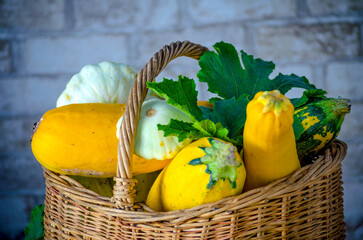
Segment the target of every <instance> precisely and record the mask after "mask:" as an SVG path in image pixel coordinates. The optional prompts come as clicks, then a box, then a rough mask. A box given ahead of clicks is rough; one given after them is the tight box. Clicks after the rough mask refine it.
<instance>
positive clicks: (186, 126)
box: [158, 119, 202, 142]
mask: <svg viewBox="0 0 363 240" xmlns="http://www.w3.org/2000/svg"><path fill="white" fill-rule="evenodd" d="M158 130H162V131H164V136H165V137H167V136H176V137H178V141H179V142H182V141H183V140H184V139H186V138H190V139H198V138H200V137H202V133H201V132H200V131H198V130H197V129H196V128H194V127H193V124H192V123H189V122H183V121H180V120H176V119H170V122H169V123H168V124H167V125H162V124H158Z"/></svg>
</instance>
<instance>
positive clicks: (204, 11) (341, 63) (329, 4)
mask: <svg viewBox="0 0 363 240" xmlns="http://www.w3.org/2000/svg"><path fill="white" fill-rule="evenodd" d="M362 13H363V1H361V0H274V1H267V0H254V1H248V0H240V1H238V0H224V1H222V0H199V1H198V0H186V1H177V0H153V1H141V0H123V1H116V0H111V1H99V0H78V1H72V0H36V1H25V0H3V1H0V96H1V101H0V175H1V176H2V177H1V179H0V208H1V215H0V232H1V233H0V238H2V237H3V238H4V239H6V238H8V239H22V230H23V229H24V227H25V226H26V224H27V223H28V221H29V219H30V211H31V209H32V208H33V207H34V206H36V205H37V204H40V203H42V201H43V199H44V188H45V186H44V178H43V176H42V170H41V167H40V165H39V164H38V163H37V161H36V160H35V159H34V157H33V155H32V153H31V149H30V144H29V140H30V136H31V129H32V125H33V123H34V122H36V121H37V120H39V118H40V117H41V116H42V114H43V113H44V112H45V111H47V110H49V109H51V108H54V107H55V102H56V99H57V98H58V96H59V94H60V93H61V92H62V90H63V89H64V88H65V85H66V83H67V82H68V81H69V79H70V78H71V76H72V75H73V74H75V73H77V72H79V71H80V69H81V68H82V66H84V65H86V64H95V63H99V62H101V61H104V60H110V61H116V62H123V63H128V64H130V65H133V66H135V67H136V68H137V69H141V68H142V67H143V66H144V64H145V63H146V62H147V61H148V60H149V58H150V57H152V55H153V54H154V53H155V52H157V51H158V50H159V49H160V48H161V47H162V46H163V45H165V44H168V43H170V42H172V41H178V40H190V41H193V42H196V43H200V44H202V45H205V46H207V47H209V48H210V49H212V45H213V44H214V43H216V42H218V41H221V40H223V41H225V42H229V43H232V44H234V45H235V46H236V48H237V49H238V50H240V49H243V50H245V51H246V52H247V53H249V54H253V55H255V56H257V57H261V58H262V59H264V60H272V61H274V62H275V63H276V65H277V67H276V70H277V72H282V73H285V74H290V73H296V74H297V75H304V76H306V77H307V78H308V79H309V80H310V81H311V82H312V83H314V84H315V85H316V86H317V87H320V88H324V89H326V90H327V91H328V92H329V95H330V96H341V97H346V98H350V99H352V111H351V113H350V114H349V115H348V116H347V117H346V120H345V122H344V125H343V127H342V131H341V134H340V137H339V138H340V139H342V140H344V141H345V142H347V143H348V146H349V152H348V156H347V157H346V159H345V160H344V162H343V180H344V194H345V195H344V200H345V216H346V219H345V220H346V222H347V231H348V239H362V238H363V161H362V160H361V157H362V155H363V134H362V133H363V121H362V120H361V119H362V118H363V87H362V85H363V79H362V75H363V70H362V69H363V57H362V52H363V50H362V43H363V42H362V41H363V31H362V27H363V17H362V16H363V14H362ZM197 71H198V65H197V63H196V61H194V60H191V59H186V58H180V59H176V60H175V61H173V62H172V63H170V65H169V66H168V67H167V68H166V69H165V70H164V72H163V73H162V74H161V76H160V77H162V76H167V77H171V78H175V77H176V76H178V75H179V74H183V75H186V76H189V77H194V78H195V74H196V72H197ZM198 88H199V89H200V90H203V89H204V90H205V86H203V85H199V86H198ZM292 94H296V95H297V94H299V92H293V93H292ZM207 97H208V96H207V95H206V94H200V99H206V98H207Z"/></svg>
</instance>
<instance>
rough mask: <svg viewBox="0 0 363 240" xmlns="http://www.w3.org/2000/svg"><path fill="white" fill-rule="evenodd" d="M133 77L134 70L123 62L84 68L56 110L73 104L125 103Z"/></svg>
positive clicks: (76, 75)
mask: <svg viewBox="0 0 363 240" xmlns="http://www.w3.org/2000/svg"><path fill="white" fill-rule="evenodd" d="M136 75H137V72H136V70H135V69H133V68H132V67H130V66H129V65H126V64H122V63H114V62H109V61H105V62H101V63H99V64H89V65H86V66H84V67H83V68H82V69H81V71H80V72H79V73H77V74H75V75H73V77H72V78H71V80H70V81H69V82H68V84H67V86H66V88H65V90H64V91H63V92H62V94H61V95H60V96H59V98H58V100H57V107H60V106H63V105H68V104H72V103H126V100H127V97H128V95H129V91H130V89H131V87H132V85H133V83H134V81H135V79H136ZM149 92H151V91H149ZM150 94H152V93H150ZM150 94H149V95H148V98H150Z"/></svg>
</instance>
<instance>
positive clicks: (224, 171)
mask: <svg viewBox="0 0 363 240" xmlns="http://www.w3.org/2000/svg"><path fill="white" fill-rule="evenodd" d="M209 142H210V144H211V147H204V148H201V149H202V150H203V151H204V152H205V155H204V156H203V157H201V158H198V159H193V160H192V161H190V162H189V164H190V165H199V164H206V165H207V169H206V170H205V172H206V173H208V174H210V179H209V182H208V185H207V188H208V189H211V188H213V186H214V185H215V184H216V183H217V182H218V181H219V180H220V179H222V180H223V181H225V180H226V179H228V180H229V182H230V186H231V188H236V178H237V167H240V166H241V162H239V161H238V160H237V159H236V147H235V146H233V145H232V144H231V143H226V142H222V141H220V140H217V139H213V138H210V139H209Z"/></svg>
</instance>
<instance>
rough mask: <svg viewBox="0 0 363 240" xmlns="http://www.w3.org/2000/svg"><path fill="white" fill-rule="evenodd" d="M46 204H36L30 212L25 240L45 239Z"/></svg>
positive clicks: (25, 230)
mask: <svg viewBox="0 0 363 240" xmlns="http://www.w3.org/2000/svg"><path fill="white" fill-rule="evenodd" d="M43 217H44V204H40V205H38V206H36V207H35V208H34V209H33V210H32V212H31V214H30V223H29V224H28V226H26V227H25V229H24V234H25V240H38V239H39V240H40V239H44V224H43Z"/></svg>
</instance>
